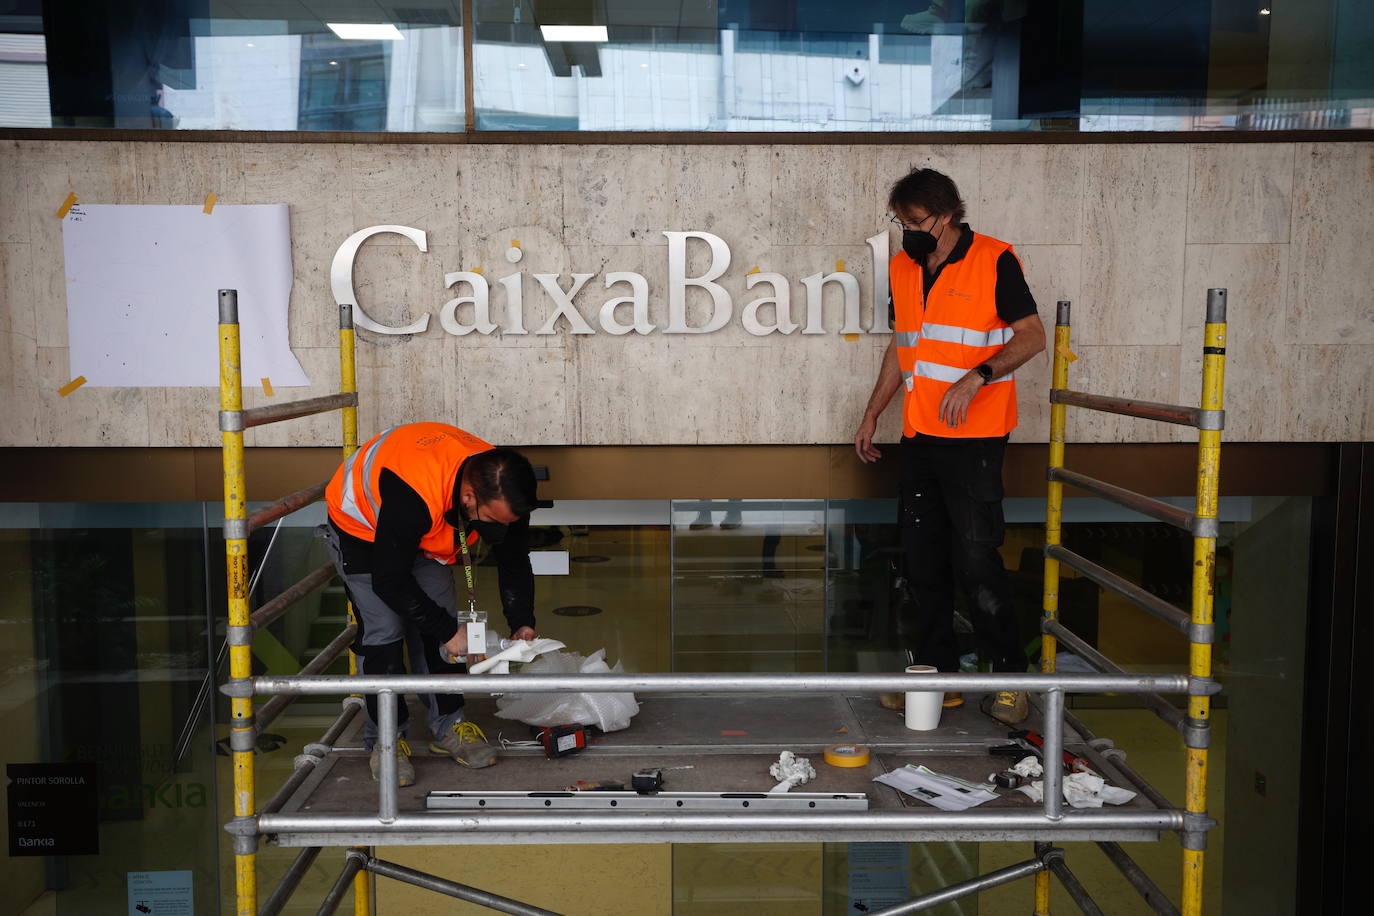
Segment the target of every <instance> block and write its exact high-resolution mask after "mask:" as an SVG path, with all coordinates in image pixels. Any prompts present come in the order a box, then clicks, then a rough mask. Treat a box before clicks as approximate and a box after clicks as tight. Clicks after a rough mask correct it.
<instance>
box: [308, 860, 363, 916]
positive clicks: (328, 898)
mask: <svg viewBox="0 0 1374 916" xmlns="http://www.w3.org/2000/svg"><path fill="white" fill-rule="evenodd" d="M362 867H363V863H362V861H361V860H360V859H359V858H358V857H357V856H353V855H350V856H348V857H347V858H346V859H344V866H343V870H342V871H340V872H339V877H338V878H337V879H335V881H334V886H333V887H331V888H330V889H329V893H327V894H325V895H324V900H322V901H320V908H319V909H318V910H316V911H315V916H334V913H335V911H337V910H338V908H339V904H340V903H343V899H344V894H347V893H348V888H349V885H350V884H352V883H353V878H354V876H356V875H357V874H358V872H359V871H361V870H362Z"/></svg>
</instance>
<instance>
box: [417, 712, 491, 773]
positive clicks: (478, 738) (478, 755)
mask: <svg viewBox="0 0 1374 916" xmlns="http://www.w3.org/2000/svg"><path fill="white" fill-rule="evenodd" d="M429 752H430V753H431V754H443V755H444V756H446V757H452V758H453V759H454V761H455V762H457V763H461V764H462V765H463V766H465V767H472V768H473V769H474V770H479V769H481V768H482V767H489V766H491V765H492V764H493V763H495V762H496V748H494V747H492V746H491V744H490V743H489V742H488V741H487V736H486V735H485V734H484V733H483V732H482V729H481V728H479V727H478V726H477V725H476V723H473V722H466V721H464V722H455V723H453V727H452V728H450V729H449V733H448V734H447V735H442V736H437V737H435V739H434V740H433V741H431V742H430V743H429Z"/></svg>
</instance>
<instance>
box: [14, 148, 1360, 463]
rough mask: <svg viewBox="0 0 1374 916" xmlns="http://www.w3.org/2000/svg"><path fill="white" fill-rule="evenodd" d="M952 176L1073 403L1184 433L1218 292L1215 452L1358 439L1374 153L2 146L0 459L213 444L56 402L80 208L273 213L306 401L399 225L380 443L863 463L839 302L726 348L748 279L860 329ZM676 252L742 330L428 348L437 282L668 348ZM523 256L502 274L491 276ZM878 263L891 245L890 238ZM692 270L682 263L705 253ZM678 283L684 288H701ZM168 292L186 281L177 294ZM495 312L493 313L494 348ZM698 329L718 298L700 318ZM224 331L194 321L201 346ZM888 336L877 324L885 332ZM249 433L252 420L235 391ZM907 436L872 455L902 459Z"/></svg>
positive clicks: (440, 287) (1108, 429)
mask: <svg viewBox="0 0 1374 916" xmlns="http://www.w3.org/2000/svg"><path fill="white" fill-rule="evenodd" d="M917 164H920V165H929V166H932V167H935V168H938V169H941V170H943V171H946V172H948V173H949V174H951V175H952V176H953V177H954V178H955V179H956V181H958V182H959V185H960V187H961V189H962V191H963V193H964V196H965V198H966V200H967V202H968V210H969V220H970V221H971V223H972V225H973V226H974V228H975V229H977V230H978V231H981V232H986V233H989V234H992V235H996V236H998V237H1001V238H1004V239H1006V240H1008V241H1011V242H1013V243H1014V244H1015V245H1016V246H1017V250H1018V251H1019V253H1020V254H1021V257H1022V259H1023V261H1024V263H1025V266H1026V270H1027V273H1028V276H1029V278H1030V283H1031V287H1032V289H1033V290H1034V291H1035V293H1036V296H1037V298H1038V299H1039V301H1040V303H1041V313H1042V315H1043V316H1044V317H1045V318H1046V320H1047V322H1052V321H1053V311H1054V302H1055V300H1056V299H1070V300H1072V301H1073V303H1074V315H1075V327H1074V347H1073V349H1074V350H1075V352H1076V353H1077V355H1078V357H1079V360H1078V361H1077V362H1076V363H1074V364H1073V367H1072V375H1071V378H1072V380H1073V381H1072V384H1073V387H1075V388H1079V389H1082V390H1091V391H1097V392H1102V393H1110V394H1129V395H1134V396H1138V397H1142V398H1147V399H1151V400H1160V401H1170V402H1195V401H1196V398H1197V392H1198V388H1199V372H1200V345H1201V344H1200V340H1201V322H1202V313H1203V304H1204V298H1205V290H1206V288H1207V287H1209V286H1225V287H1229V289H1230V291H1231V292H1230V307H1231V314H1230V318H1231V338H1230V350H1229V353H1230V358H1229V361H1228V363H1229V364H1228V373H1227V395H1228V398H1227V402H1228V424H1227V433H1226V437H1227V439H1228V440H1231V441H1352V440H1368V439H1374V368H1372V367H1374V306H1371V304H1370V303H1371V297H1370V295H1369V293H1368V292H1367V288H1368V286H1369V282H1368V279H1367V277H1368V273H1369V254H1368V248H1369V240H1370V239H1371V238H1374V207H1371V206H1370V201H1371V200H1374V145H1371V144H1367V143H1297V144H1293V143H1273V144H1265V143H1259V144H1132V145H1088V144H1071V145H1070V144H1065V145H1040V144H1035V145H973V144H967V145H964V144H960V145H953V144H951V145H941V146H921V147H917V146H844V145H833V146H825V145H815V146H811V145H807V146H689V147H668V146H644V145H627V146H535V145H529V146H525V145H520V146H478V145H474V146H443V145H372V144H365V145H329V144H212V143H109V142H27V141H4V142H3V145H0V296H2V297H3V301H2V302H0V335H3V340H2V341H0V445H9V446H15V445H18V446H91V445H124V446H185V445H214V444H216V443H217V439H218V436H217V433H216V420H215V411H216V408H217V401H216V394H215V392H213V391H211V390H209V389H185V388H183V389H152V388H147V389H109V388H104V389H102V388H92V387H90V386H86V387H83V388H81V389H78V390H77V391H75V392H74V393H72V394H71V395H70V396H68V397H65V398H64V397H60V396H59V395H58V393H57V389H58V388H59V387H60V386H62V385H63V384H64V383H66V382H67V381H68V380H69V379H71V378H72V377H73V376H76V375H79V374H80V373H81V367H80V366H72V365H70V364H69V360H68V350H67V312H66V298H65V279H64V271H63V263H62V239H61V224H60V221H59V220H58V219H56V218H55V217H54V211H55V210H56V208H57V207H58V205H59V204H60V203H61V201H62V200H63V198H64V197H65V196H66V195H67V193H68V192H69V191H75V192H76V193H77V194H78V196H79V197H80V199H81V200H82V201H84V202H87V203H130V204H133V203H144V204H170V203H177V204H199V203H201V202H202V201H203V200H204V198H205V195H206V193H207V192H208V191H214V192H215V193H216V194H218V195H219V200H220V202H221V203H222V204H235V203H287V204H289V205H290V207H291V234H292V246H293V252H292V255H293V258H294V264H295V273H296V283H295V287H294V289H293V291H292V300H291V345H292V347H293V348H294V350H295V352H296V354H297V355H298V356H299V357H300V359H301V362H302V363H303V365H304V366H305V368H306V370H307V372H308V373H309V374H310V375H311V378H312V379H313V380H314V382H315V384H314V386H313V387H312V388H311V389H290V390H287V389H280V388H279V389H277V391H276V392H275V397H274V398H273V399H272V400H278V401H279V400H283V399H288V398H296V397H308V396H314V395H317V394H324V393H328V392H329V391H331V390H334V388H335V386H336V384H337V351H336V349H335V327H336V319H335V314H336V309H335V303H334V301H333V298H332V296H331V294H330V290H329V282H328V281H329V266H330V262H331V260H332V257H333V254H334V251H335V249H336V248H337V247H338V245H339V243H340V242H342V241H343V239H344V238H345V237H347V236H348V235H349V234H350V233H352V232H353V231H355V230H357V229H360V228H363V227H366V226H371V225H378V224H401V225H407V226H413V227H416V228H419V229H423V230H425V231H426V232H428V234H429V251H428V253H423V254H422V253H420V252H419V251H417V250H416V249H415V247H414V246H413V245H411V243H410V242H408V241H406V240H405V239H403V238H401V237H399V236H378V237H375V238H373V239H372V240H370V241H368V242H367V243H366V244H365V246H364V248H363V250H362V252H361V253H360V255H359V257H358V259H357V264H356V269H355V280H356V289H357V293H358V297H359V300H360V302H361V304H362V305H363V307H364V308H365V309H366V310H367V311H368V312H369V313H370V314H372V316H373V317H374V318H376V319H377V320H379V321H382V322H384V323H388V324H402V323H408V321H409V320H413V318H414V317H417V316H418V315H420V314H422V313H429V314H430V315H432V316H433V317H432V318H431V321H430V327H429V330H428V331H426V332H425V333H424V334H421V335H416V336H414V337H386V336H382V335H374V334H370V333H362V334H361V335H360V336H361V338H362V339H361V342H360V349H359V362H360V386H361V391H362V399H363V410H362V421H361V422H362V431H363V433H364V434H365V435H367V434H370V433H372V432H375V431H376V430H378V429H379V428H381V427H383V426H386V425H391V424H393V423H397V422H403V421H407V420H415V419H446V420H450V421H452V422H456V423H458V424H460V425H463V426H465V427H467V428H469V429H472V430H473V431H475V432H477V433H479V434H480V435H483V436H486V437H488V438H490V439H494V440H497V441H501V442H506V443H522V444H585V445H597V444H608V443H617V444H684V443H686V444H691V443H783V444H787V443H836V442H845V441H848V440H849V439H850V437H851V436H852V434H853V429H854V426H855V425H856V423H857V421H858V418H859V415H860V412H861V410H862V408H863V404H864V402H865V400H866V399H867V396H868V393H869V389H870V386H871V384H872V381H873V378H874V375H875V372H876V369H877V365H878V360H879V358H880V356H881V354H882V351H883V348H884V347H885V346H886V345H887V341H888V338H887V337H886V336H885V335H867V334H866V335H862V336H860V337H859V338H858V339H857V340H846V339H845V338H844V337H842V336H841V335H840V334H839V333H838V330H839V326H840V323H841V315H840V308H839V295H838V293H837V292H835V291H833V290H832V291H831V292H828V293H827V296H826V299H827V306H826V316H825V327H826V329H827V333H825V334H823V335H813V336H803V335H800V334H793V335H790V336H785V337H784V336H779V335H773V336H769V337H764V338H759V337H753V336H751V335H749V334H747V333H746V332H745V331H744V330H743V329H742V327H741V326H740V324H739V313H740V310H741V309H742V308H743V306H744V304H745V303H747V302H749V301H750V300H752V299H754V298H755V297H756V296H759V295H762V294H763V291H764V290H765V287H755V288H754V289H753V290H747V289H746V288H745V276H746V273H747V272H748V271H750V270H751V269H752V268H754V267H759V268H761V269H762V270H764V271H775V272H778V273H781V274H783V275H785V276H787V277H789V278H790V279H791V281H792V300H793V308H794V313H795V312H799V311H801V310H802V309H803V308H804V304H805V296H804V291H803V289H802V287H801V284H800V278H801V277H803V276H806V275H809V274H813V273H815V272H817V271H826V272H828V271H831V270H833V269H835V262H836V261H840V260H842V261H844V262H845V265H846V269H847V270H848V271H849V272H850V273H852V274H854V275H855V276H856V277H857V278H858V279H859V282H860V286H861V289H862V291H863V309H864V324H865V326H867V325H868V324H869V321H870V315H871V311H872V308H873V305H874V303H873V302H872V301H871V297H870V293H869V282H870V271H871V260H872V259H871V257H870V255H869V249H868V246H867V245H866V244H865V241H864V240H865V239H866V238H868V237H869V236H872V235H874V234H875V233H877V232H879V231H881V230H882V229H883V228H884V227H886V225H887V224H886V223H885V213H884V198H885V195H886V189H887V186H888V184H889V183H890V182H891V181H892V180H893V179H895V178H897V177H899V176H900V175H901V174H902V173H903V172H904V171H905V170H906V169H907V168H909V167H910V166H912V165H917ZM663 230H676V231H681V230H702V231H707V232H712V233H714V234H716V235H718V236H720V237H721V238H723V239H724V240H725V241H726V242H727V243H728V244H729V246H730V248H731V251H732V255H733V258H732V263H731V266H730V269H729V271H728V272H727V273H726V275H725V277H724V278H723V279H722V280H721V281H720V282H721V283H722V285H724V286H725V287H726V288H727V289H729V290H730V292H731V294H732V296H733V298H734V304H735V317H734V320H733V321H732V322H731V323H730V324H729V325H727V326H726V327H725V328H724V329H722V330H720V331H718V332H715V333H711V334H700V335H664V334H663V333H662V332H661V330H660V331H657V332H655V333H653V334H651V335H648V336H639V335H636V334H631V335H628V336H624V337H616V336H611V335H609V334H606V333H605V332H600V333H597V334H595V335H592V336H575V335H572V334H570V333H568V329H567V328H566V326H564V327H563V328H562V330H561V331H560V333H559V334H558V335H555V336H544V337H541V336H536V335H533V334H530V335H527V336H504V335H492V336H490V337H482V336H480V335H476V334H473V335H469V336H467V337H461V338H460V337H455V336H452V335H449V334H447V333H445V332H444V331H443V330H442V329H441V328H440V326H439V321H438V313H439V310H440V308H441V306H442V305H443V303H444V302H445V301H446V300H448V299H449V298H450V297H451V296H453V295H455V293H453V292H449V291H448V290H446V289H445V288H444V281H443V275H444V274H445V273H446V272H450V271H457V270H470V269H474V268H481V269H482V270H483V272H484V273H485V274H486V276H488V277H489V278H492V279H493V280H494V279H495V278H497V277H500V276H504V275H506V274H507V273H510V272H513V271H514V270H515V269H524V270H525V272H526V279H525V285H524V299H525V312H526V326H527V327H529V328H530V329H531V330H533V329H535V328H536V327H538V326H539V325H540V324H542V323H543V321H544V319H545V318H546V317H547V316H548V315H549V314H551V313H552V308H553V306H552V303H551V301H550V300H549V298H548V297H547V296H546V295H544V293H543V292H542V290H540V289H539V287H538V285H537V283H536V282H535V281H534V280H533V276H532V275H533V274H535V273H558V274H560V275H561V276H562V280H561V283H562V285H563V286H564V287H566V286H567V285H568V283H569V282H570V280H569V274H570V273H572V272H573V271H577V272H582V273H596V274H597V276H595V277H594V278H593V279H592V280H590V281H589V282H588V283H587V285H586V287H585V288H584V290H583V292H582V293H581V294H580V295H579V296H578V297H577V299H576V303H577V305H578V306H579V308H580V311H581V312H582V313H583V314H584V315H585V316H586V317H587V319H588V320H589V321H591V322H592V323H593V324H595V317H596V312H597V311H598V309H599V308H600V305H601V303H602V302H603V301H604V300H605V299H606V298H608V297H609V296H610V295H619V294H623V293H624V286H623V285H622V286H620V287H618V288H617V290H616V291H614V292H612V293H606V292H605V291H604V274H605V272H607V271H616V270H619V271H637V272H639V273H641V274H643V275H644V276H645V277H646V278H647V279H648V281H649V285H650V292H651V317H652V319H653V320H654V322H655V323H656V324H658V325H659V327H660V329H661V328H662V326H663V325H665V324H666V321H667V258H666V244H665V238H664V236H663V234H662V232H663ZM512 240H518V241H519V242H520V244H521V246H522V248H523V250H524V252H525V257H524V259H523V261H522V262H521V263H520V264H519V265H515V266H512V265H509V264H507V262H506V260H505V257H504V252H505V251H506V249H507V247H508V246H509V244H510V242H511V241H512ZM892 244H893V245H894V246H895V245H896V244H898V239H897V238H896V237H895V233H894V237H893V239H892ZM694 250H695V249H694ZM692 266H693V267H699V266H700V264H699V263H698V262H697V260H696V259H695V258H694V259H693V263H692ZM169 269H174V266H172V265H169ZM503 301H504V300H503V298H502V293H501V291H500V290H499V289H498V288H496V287H495V285H494V284H493V296H492V303H493V310H494V312H495V313H496V318H497V320H498V321H500V320H501V311H502V307H503V305H502V303H503ZM688 301H689V311H690V313H691V314H692V315H693V316H694V320H696V321H700V320H702V317H701V316H703V315H704V314H705V312H706V306H705V297H704V296H701V295H699V294H698V293H697V292H690V293H689V295H688ZM214 307H215V304H214V302H205V303H188V304H187V308H196V309H203V310H204V312H205V316H206V320H207V321H214V320H215V317H214V315H215V312H214ZM879 308H880V310H885V303H879ZM1048 375H1049V368H1048V363H1047V360H1046V359H1045V358H1044V357H1040V358H1038V359H1036V360H1035V361H1033V362H1032V363H1031V364H1029V365H1028V366H1027V367H1026V368H1025V369H1024V370H1022V372H1021V374H1020V378H1021V383H1020V391H1021V405H1022V417H1023V420H1022V426H1021V427H1020V428H1019V429H1018V430H1017V431H1016V433H1015V434H1014V436H1013V438H1014V440H1016V441H1044V440H1045V439H1046V437H1047V416H1048V411H1047V409H1046V406H1045V404H1044V396H1045V389H1046V385H1047V380H1048ZM247 400H248V402H249V404H250V405H251V404H258V403H263V402H265V401H266V400H267V399H265V398H264V397H263V395H262V392H261V391H260V390H257V389H253V390H250V391H249V392H248V396H247ZM896 414H897V409H896V408H895V407H894V408H892V409H891V410H889V412H888V415H887V417H886V427H885V436H886V438H888V439H894V438H895V437H896V434H897V433H896V429H897V426H896V422H895V421H896ZM1070 415H1071V417H1073V418H1074V419H1073V420H1072V421H1071V427H1070V435H1071V437H1072V439H1074V440H1078V441H1094V442H1127V441H1129V442H1148V441H1168V440H1171V439H1182V438H1184V437H1185V435H1186V431H1185V430H1182V429H1175V428H1170V427H1161V426H1157V425H1153V424H1147V423H1143V422H1138V421H1132V420H1128V419H1125V418H1115V417H1103V416H1087V415H1084V414H1082V413H1081V412H1071V414H1070ZM248 440H249V443H250V444H253V445H289V444H309V445H327V444H334V443H336V442H337V440H338V421H337V419H336V418H335V417H334V416H332V415H330V416H326V417H321V418H315V419H313V420H309V421H297V422H294V423H290V424H282V425H278V426H273V427H266V428H263V429H259V430H252V431H250V432H249V436H248Z"/></svg>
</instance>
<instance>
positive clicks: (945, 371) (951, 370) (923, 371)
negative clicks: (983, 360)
mask: <svg viewBox="0 0 1374 916" xmlns="http://www.w3.org/2000/svg"><path fill="white" fill-rule="evenodd" d="M913 374H914V375H917V376H920V377H921V378H933V379H935V381H937V382H948V383H949V384H951V385H953V384H954V383H955V382H957V381H959V379H961V378H963V377H964V376H966V375H968V370H967V369H960V368H959V367H958V366H942V365H940V364H939V363H928V362H926V361H925V360H917V361H916V371H915V373H913ZM1015 374H1016V373H1014V372H1008V373H1007V374H1006V375H1004V376H1002V377H1001V378H996V379H993V380H992V381H990V382H988V383H987V384H989V385H997V384H1000V383H1002V382H1009V381H1011V380H1012V377H1013V376H1014V375H1015ZM913 385H914V381H913ZM908 387H911V386H908Z"/></svg>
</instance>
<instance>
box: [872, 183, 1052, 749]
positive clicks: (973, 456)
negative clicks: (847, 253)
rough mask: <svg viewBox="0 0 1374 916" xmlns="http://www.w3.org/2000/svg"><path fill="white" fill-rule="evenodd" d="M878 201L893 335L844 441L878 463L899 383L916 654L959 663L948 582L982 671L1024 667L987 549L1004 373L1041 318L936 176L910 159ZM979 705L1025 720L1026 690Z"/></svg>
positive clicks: (1037, 347)
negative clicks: (894, 230) (886, 212)
mask: <svg viewBox="0 0 1374 916" xmlns="http://www.w3.org/2000/svg"><path fill="white" fill-rule="evenodd" d="M888 208H889V209H890V210H891V211H892V214H893V216H892V221H893V222H894V223H896V224H897V225H898V226H899V227H900V228H901V230H902V250H901V251H899V252H897V254H896V255H894V256H893V258H892V261H891V265H890V268H889V277H890V281H891V292H892V305H891V310H892V311H891V314H892V322H893V335H892V342H891V343H890V344H889V345H888V348H887V352H886V353H885V354H884V356H883V361H882V368H881V369H879V371H878V381H877V383H876V384H875V385H874V386H873V393H872V395H871V396H870V397H869V399H868V407H867V409H866V410H865V411H864V416H863V421H862V422H861V423H860V424H859V429H858V431H857V432H856V433H855V434H854V448H855V451H857V452H858V455H859V458H860V460H862V461H864V462H873V461H877V460H878V458H879V457H880V452H879V450H878V449H877V448H876V447H875V446H874V445H873V435H874V432H875V430H876V428H877V423H878V417H879V415H880V414H881V413H882V412H883V410H884V409H885V408H886V407H887V405H888V403H889V402H891V400H892V396H893V395H894V394H896V393H897V390H898V389H899V388H903V389H905V396H904V398H903V402H902V441H901V445H900V456H901V462H902V476H901V490H900V493H899V494H898V495H899V507H898V527H899V530H900V532H901V539H902V548H903V554H904V556H905V560H906V571H907V578H908V581H909V582H910V585H911V589H912V593H913V595H914V598H915V601H916V608H917V611H916V613H917V619H916V621H915V623H916V627H915V638H916V648H915V658H916V661H917V662H918V663H920V664H925V665H933V666H934V667H935V668H936V669H938V670H940V671H958V670H959V650H958V643H957V641H956V639H955V632H954V588H955V584H956V582H957V583H958V584H959V585H961V586H962V588H963V590H964V592H965V594H966V595H967V596H968V602H969V606H970V608H971V611H972V617H973V628H974V633H975V636H976V637H977V640H978V642H979V644H980V646H981V647H983V654H988V653H990V654H991V662H992V669H993V670H994V671H1012V672H1024V671H1025V670H1026V655H1025V650H1024V649H1023V647H1022V642H1021V637H1020V633H1019V628H1018V625H1017V620H1016V612H1015V606H1014V598H1013V595H1012V590H1011V584H1010V581H1009V580H1008V578H1007V571H1006V568H1005V567H1004V566H1003V565H1002V557H1001V554H1000V553H998V548H999V547H1000V546H1001V545H1002V539H1003V535H1004V532H1005V522H1004V519H1003V516H1002V456H1003V452H1004V451H1005V449H1006V444H1007V436H1008V434H1009V433H1010V432H1011V431H1012V429H1013V428H1014V427H1015V426H1016V382H1015V379H1014V375H1013V373H1014V372H1015V370H1016V369H1018V368H1020V367H1021V366H1022V365H1023V364H1024V363H1025V362H1026V361H1027V360H1029V359H1030V358H1031V357H1033V356H1035V355H1036V354H1037V353H1039V352H1040V351H1042V350H1044V349H1045V328H1044V326H1043V325H1042V324H1041V321H1040V316H1039V314H1038V313H1037V310H1036V305H1035V300H1034V298H1033V297H1032V296H1031V292H1030V289H1029V287H1028V286H1027V285H1026V278H1025V275H1024V273H1023V272H1022V270H1021V262H1020V261H1019V260H1018V259H1017V257H1016V255H1015V253H1013V251H1012V248H1011V246H1010V245H1009V244H1007V243H1006V242H1002V241H999V240H997V239H995V238H992V237H990V236H986V235H980V234H978V233H975V232H974V231H973V230H972V229H970V228H969V225H968V223H966V222H964V221H963V220H964V202H963V201H962V200H961V199H960V197H959V189H958V188H957V187H956V186H955V184H954V182H953V181H952V180H951V179H950V178H949V177H948V176H946V175H943V174H941V173H940V172H937V171H935V170H934V169H915V170H913V171H912V172H911V173H910V174H908V175H906V176H904V177H903V178H901V179H900V180H898V181H897V182H896V183H895V184H894V185H893V186H892V190H891V193H890V194H889V196H888ZM962 703H963V698H962V697H961V696H960V695H959V694H957V693H950V694H946V696H945V705H946V706H958V705H961V704H962ZM984 709H985V711H987V712H989V713H991V714H992V715H993V716H994V717H996V718H998V719H1000V720H1002V721H1004V722H1007V723H1010V724H1015V723H1017V722H1020V721H1022V720H1023V719H1025V718H1026V714H1027V702H1026V696H1025V694H1024V693H1023V692H1019V691H999V692H997V693H995V694H992V695H989V696H988V697H987V698H986V699H985V700H984Z"/></svg>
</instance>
